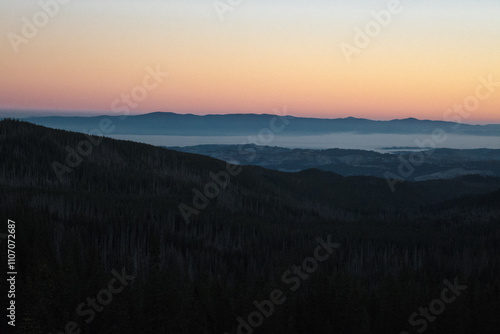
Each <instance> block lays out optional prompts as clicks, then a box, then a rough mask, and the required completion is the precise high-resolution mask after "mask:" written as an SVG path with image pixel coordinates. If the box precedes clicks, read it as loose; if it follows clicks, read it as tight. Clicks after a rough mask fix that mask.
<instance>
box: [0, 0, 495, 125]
mask: <svg viewBox="0 0 500 334" xmlns="http://www.w3.org/2000/svg"><path fill="white" fill-rule="evenodd" d="M230 2H231V3H233V4H234V6H231V5H229V3H230ZM44 8H45V9H44ZM47 13H48V14H47ZM49 14H50V15H49ZM375 16H378V20H379V21H376V19H375ZM499 18H500V1H498V0H476V1H466V0H453V1H452V0H446V1H445V0H413V1H411V0H401V1H399V4H398V1H397V0H392V1H382V0H373V1H369V0H365V1H361V0H358V1H356V0H353V1H346V0H345V1H342V0H329V1H327V0H303V1H299V0H288V1H282V0H241V1H239V2H238V0H232V1H229V0H220V1H213V0H183V1H180V0H121V1H116V0H41V1H40V2H39V1H33V0H2V1H1V2H0V35H1V38H0V51H1V53H0V109H3V110H30V113H32V114H35V115H36V114H42V113H51V112H53V113H56V112H58V111H66V110H69V111H71V112H72V113H75V114H89V115H91V114H113V113H120V112H124V111H125V110H126V109H127V110H128V112H129V113H130V114H141V113H146V112H154V111H166V112H177V113H194V114H213V113H217V114H225V113H272V111H273V109H274V108H278V109H282V108H283V107H286V108H287V112H288V113H289V114H291V115H295V116H305V117H322V118H338V117H349V116H353V117H363V118H370V119H396V118H407V117H415V118H418V119H433V120H443V119H444V120H447V118H450V117H451V116H450V115H455V114H457V113H458V111H456V109H455V111H453V112H447V111H448V109H449V108H453V107H454V106H456V105H460V104H464V103H468V106H469V107H468V109H467V110H468V111H466V112H463V111H462V112H461V113H460V115H461V116H460V117H461V119H462V121H464V122H467V123H500V83H499V84H498V85H493V86H491V85H490V86H489V90H488V89H487V88H486V87H485V86H484V81H485V80H486V81H488V80H490V81H493V82H498V81H500V19H499ZM367 32H368V33H367ZM154 72H156V75H153V74H152V73H154ZM167 73H168V74H167ZM480 78H482V79H480ZM481 85H482V86H481ZM479 86H480V87H479ZM478 94H479V96H480V97H481V98H480V99H479V98H478V97H477V96H478ZM455 116H456V115H455Z"/></svg>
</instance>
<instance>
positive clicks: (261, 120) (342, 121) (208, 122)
mask: <svg viewBox="0 0 500 334" xmlns="http://www.w3.org/2000/svg"><path fill="white" fill-rule="evenodd" d="M276 117H284V118H285V119H286V120H287V121H288V122H287V126H286V134H287V135H290V136H302V135H304V136H305V135H322V134H331V133H346V132H347V133H351V132H352V133H358V134H432V132H433V131H435V130H436V129H442V130H444V131H446V132H449V133H457V134H464V135H476V136H500V124H491V125H470V124H459V123H453V122H446V121H430V120H418V119H415V118H407V119H395V120H391V121H375V120H369V119H364V118H354V117H347V118H335V119H326V118H305V117H295V116H277V115H272V114H226V115H205V116H199V115H193V114H176V113H172V112H154V113H148V114H143V115H133V116H123V115H121V116H120V115H119V116H92V117H65V116H46V117H27V118H25V119H24V120H25V121H28V122H30V123H33V124H37V125H43V126H47V127H51V128H56V129H62V130H68V131H77V132H84V131H90V130H92V129H96V128H98V127H99V123H100V122H101V121H102V120H103V119H109V120H110V121H111V122H112V124H113V125H114V126H115V129H114V130H113V134H116V135H123V134H126V135H172V136H238V135H255V134H256V133H258V132H259V131H260V130H262V129H265V128H269V126H270V122H271V121H272V120H273V118H276Z"/></svg>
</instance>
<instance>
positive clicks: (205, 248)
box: [0, 120, 500, 333]
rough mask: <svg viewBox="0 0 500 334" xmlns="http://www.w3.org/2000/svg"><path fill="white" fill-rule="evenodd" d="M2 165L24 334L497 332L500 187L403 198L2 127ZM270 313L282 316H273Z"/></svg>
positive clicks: (491, 184) (430, 189)
mask: <svg viewBox="0 0 500 334" xmlns="http://www.w3.org/2000/svg"><path fill="white" fill-rule="evenodd" d="M69 152H71V153H69ZM75 152H76V153H75ZM68 154H69V155H68ZM0 157H1V160H0V196H1V197H0V212H1V213H2V221H3V222H7V219H11V220H14V221H15V222H16V254H17V263H18V272H19V273H20V274H19V276H18V281H17V287H18V293H17V296H16V303H17V305H18V307H17V313H16V327H17V329H18V330H19V332H20V333H47V332H48V331H51V332H52V333H58V332H64V328H65V327H66V326H69V327H67V328H78V329H82V333H224V332H228V333H237V332H240V333H250V332H253V331H255V332H256V333H257V332H260V333H389V332H397V333H399V332H400V331H403V330H407V331H410V332H413V331H415V330H416V329H422V328H424V325H425V327H426V328H427V327H428V329H427V330H429V332H430V331H433V332H439V333H496V330H497V329H498V327H499V326H500V324H499V322H498V320H497V318H496V317H494V316H493V315H495V314H499V311H500V291H499V288H500V286H499V284H500V281H499V277H500V275H499V274H500V263H499V255H500V229H499V224H500V209H499V207H498V206H494V205H491V203H492V202H494V201H495V200H496V199H498V192H496V191H498V190H499V189H500V180H499V179H498V178H493V177H479V176H468V177H461V178H457V179H452V180H443V181H427V182H415V183H404V184H401V185H399V187H398V191H397V192H396V193H393V192H391V191H390V188H389V187H388V185H387V183H386V181H385V180H384V179H378V178H374V177H343V176H340V175H338V174H333V173H330V172H325V171H320V170H316V169H310V170H305V171H303V172H299V173H283V172H278V171H273V170H267V169H263V168H261V167H255V166H242V167H241V166H231V165H227V164H226V163H225V162H223V161H220V160H216V159H213V158H209V157H205V156H201V155H194V154H188V153H182V152H176V151H171V150H166V149H163V148H159V147H153V146H149V145H144V144H138V143H133V142H125V141H116V140H111V139H107V138H98V137H87V136H85V135H83V134H77V133H70V132H65V131H60V130H53V129H48V128H43V127H41V126H36V125H32V124H29V123H25V122H18V121H11V120H5V121H1V122H0ZM193 199H194V201H193ZM454 203H456V205H454ZM469 203H470V205H469ZM180 205H181V206H180ZM179 206H180V208H181V209H182V210H181V209H180V208H179ZM185 218H187V219H188V220H189V222H190V223H189V224H188V223H187V222H186V219H185ZM6 227H7V226H6V224H3V225H2V226H1V227H0V232H1V233H7V231H6ZM329 235H330V238H331V240H332V241H335V242H336V243H339V244H340V246H339V247H338V248H335V249H334V250H333V249H331V251H332V252H331V255H330V256H328V259H327V260H325V261H324V262H321V263H317V267H314V266H313V265H314V263H311V262H310V261H309V262H307V261H305V262H303V261H304V259H307V258H308V257H310V256H312V254H313V253H314V251H315V249H316V247H317V245H318V241H317V239H318V238H322V239H323V240H328V239H329V237H328V236H329ZM5 245H6V243H2V244H1V246H2V248H3V252H2V256H4V255H3V254H7V249H6V247H4V246H5ZM325 249H326V248H325ZM325 254H329V253H325ZM2 263H4V264H6V261H2ZM303 263H306V264H305V265H303ZM307 263H309V264H307ZM294 265H299V266H302V269H300V268H299V267H293V266H294ZM122 268H124V269H122ZM297 268H298V269H297ZM311 269H312V270H311ZM122 270H124V271H125V272H126V273H127V274H128V275H132V276H133V277H134V278H133V279H129V281H126V283H127V285H125V286H124V288H123V289H122V290H120V292H116V293H115V294H111V296H112V297H111V298H112V299H111V300H109V299H108V297H109V296H107V295H106V293H105V291H104V292H102V291H103V289H106V288H108V289H112V290H114V291H117V290H116V288H117V287H116V286H115V287H113V286H112V285H111V288H109V287H110V285H109V284H108V283H109V282H110V280H112V279H113V277H116V275H119V274H120V273H122ZM4 272H7V268H5V270H4ZM122 276H123V274H122ZM455 277H456V278H457V280H458V282H459V283H460V284H465V285H467V289H466V290H464V291H463V292H462V293H461V296H457V298H456V300H455V301H454V302H453V303H452V304H449V305H448V304H447V305H446V310H445V312H444V313H442V314H441V313H440V314H439V316H436V318H435V319H434V318H430V319H432V321H431V320H429V319H427V320H426V318H425V316H424V315H420V314H419V315H417V316H416V317H413V318H412V319H413V323H409V322H408V319H409V318H410V317H411V316H412V314H413V313H414V312H419V311H418V310H419V307H427V308H428V307H429V306H428V305H429V303H431V302H432V301H433V300H434V299H436V298H440V294H441V291H442V290H443V289H444V288H445V287H446V284H445V283H443V281H444V280H448V281H453V280H454V279H455ZM115 283H116V280H115ZM2 284H3V285H5V282H4V281H2ZM1 287H2V291H6V290H4V286H1ZM5 288H6V287H5ZM276 289H280V290H281V291H282V292H283V296H281V298H279V297H277V294H273V297H271V292H273V291H275V290H276ZM4 295H5V294H4ZM3 298H5V296H4V297H3ZM87 298H89V299H87ZM92 298H94V299H96V300H97V302H96V303H97V305H95V307H94V306H92V305H93V304H91V301H92ZM269 299H271V300H273V299H274V300H280V301H282V303H281V302H280V303H276V304H271V305H272V310H271V307H270V306H269V304H266V303H265V302H263V301H264V300H269ZM283 299H285V300H283ZM89 300H90V302H89ZM254 301H256V302H255V303H254ZM82 303H83V305H82ZM262 305H267V306H266V307H267V308H266V307H264V309H263V308H262V307H263V306H262ZM443 305H444V304H443ZM92 310H93V311H92ZM259 312H260V313H259ZM259 314H260V315H261V316H260V317H261V318H259ZM92 315H93V316H92ZM252 315H253V318H252ZM240 317H241V318H240ZM72 322H74V324H73V323H72ZM68 323H69V325H68ZM243 323H244V324H243ZM415 323H416V324H415ZM75 330H76V329H75Z"/></svg>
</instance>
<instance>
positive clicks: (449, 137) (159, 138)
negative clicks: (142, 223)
mask: <svg viewBox="0 0 500 334" xmlns="http://www.w3.org/2000/svg"><path fill="white" fill-rule="evenodd" d="M109 137H111V138H115V139H122V140H131V141H137V142H142V143H147V144H151V145H156V146H168V147H172V146H180V147H185V146H194V145H205V144H223V145H231V144H233V145H234V144H236V145H237V144H252V143H253V144H258V145H267V146H279V147H286V148H311V149H327V148H342V149H360V150H372V151H385V152H387V151H388V148H401V147H404V148H418V147H419V145H418V144H417V141H420V142H423V141H429V140H432V137H431V136H430V135H424V134H411V135H402V134H354V133H336V134H329V135H318V136H283V135H281V136H280V135H275V136H274V138H269V137H263V138H261V140H259V139H258V137H257V136H253V137H254V138H253V139H249V137H248V136H163V135H110V136H109ZM271 139H272V140H271ZM435 144H436V148H453V149H475V148H491V149H498V148H499V147H500V137H494V136H470V135H457V134H446V140H444V141H443V142H442V143H437V142H435Z"/></svg>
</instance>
